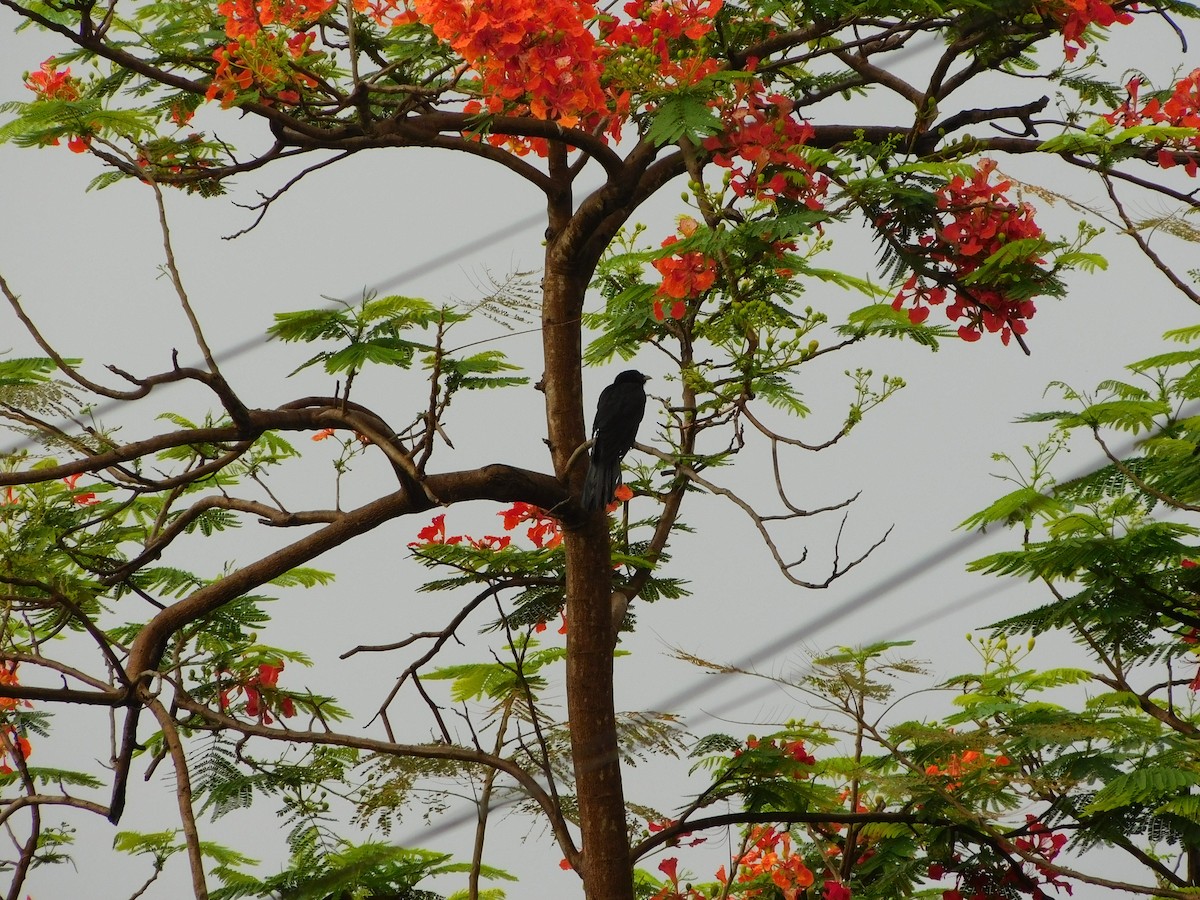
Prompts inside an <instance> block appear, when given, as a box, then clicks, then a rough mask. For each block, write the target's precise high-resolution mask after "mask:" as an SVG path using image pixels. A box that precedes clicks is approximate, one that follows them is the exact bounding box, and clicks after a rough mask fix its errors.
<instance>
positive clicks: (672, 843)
mask: <svg viewBox="0 0 1200 900" xmlns="http://www.w3.org/2000/svg"><path fill="white" fill-rule="evenodd" d="M676 821H677V820H676V819H663V820H662V821H661V822H653V821H649V820H647V822H646V828H647V830H648V831H649V832H650V833H651V834H655V833H657V832H659V831H663V830H665V829H667V828H670V827H671V826H672V825H674V824H676ZM684 838H692V839H691V840H690V841H685V840H684ZM707 840H708V838H702V837H698V838H693V837H692V833H691V832H690V831H684V832H681V833H679V834H677V835H675V836H674V837H673V838H671V839H670V840H669V841H667V846H668V847H678V846H680V845H682V846H684V847H697V846H699V845H700V844H703V843H704V842H705V841H707Z"/></svg>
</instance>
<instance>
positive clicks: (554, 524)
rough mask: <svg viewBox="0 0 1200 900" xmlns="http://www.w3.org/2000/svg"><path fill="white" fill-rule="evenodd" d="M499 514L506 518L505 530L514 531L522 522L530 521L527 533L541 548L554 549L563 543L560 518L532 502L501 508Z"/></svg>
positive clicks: (536, 545)
mask: <svg viewBox="0 0 1200 900" xmlns="http://www.w3.org/2000/svg"><path fill="white" fill-rule="evenodd" d="M497 515H499V516H500V517H502V518H503V519H504V530H505V531H512V530H513V529H514V528H516V527H517V526H518V525H520V524H521V523H522V522H529V523H530V525H529V529H528V530H527V531H526V532H525V534H526V536H527V537H528V538H529V540H531V541H533V546H535V547H537V548H538V549H539V550H542V549H546V550H553V549H554V548H555V547H557V546H558V545H559V544H561V543H562V529H561V528H560V527H559V524H558V519H555V518H554V517H552V516H551V515H550V514H549V513H548V512H546V511H545V510H544V509H542V508H541V507H538V506H534V505H533V504H532V503H520V502H517V503H514V504H513V505H512V506H510V507H509V508H508V509H502V510H500V512H499V513H497Z"/></svg>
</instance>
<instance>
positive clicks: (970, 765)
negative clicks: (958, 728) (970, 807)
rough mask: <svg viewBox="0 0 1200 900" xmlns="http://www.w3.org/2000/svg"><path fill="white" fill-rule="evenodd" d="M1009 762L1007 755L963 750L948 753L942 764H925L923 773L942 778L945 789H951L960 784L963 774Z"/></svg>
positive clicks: (1005, 764) (1004, 764) (1008, 763)
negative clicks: (947, 757) (944, 782)
mask: <svg viewBox="0 0 1200 900" xmlns="http://www.w3.org/2000/svg"><path fill="white" fill-rule="evenodd" d="M1011 762H1012V761H1011V760H1010V759H1009V758H1008V757H1007V756H1003V755H1000V756H995V757H990V758H989V757H988V755H987V754H986V753H980V752H979V751H978V750H964V751H963V752H962V753H961V754H960V753H952V754H950V759H949V760H947V761H946V762H945V763H944V764H943V765H938V764H937V763H932V764H930V765H928V766H926V767H925V774H926V775H929V776H932V777H935V778H944V779H945V780H946V784H945V788H946V790H948V791H953V790H956V789H957V788H958V787H960V786H961V784H962V781H961V779H962V778H963V777H964V776H966V775H969V774H970V773H972V772H977V771H979V770H981V769H984V768H986V767H987V766H1007V765H1010V764H1011Z"/></svg>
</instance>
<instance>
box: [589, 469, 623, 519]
mask: <svg viewBox="0 0 1200 900" xmlns="http://www.w3.org/2000/svg"><path fill="white" fill-rule="evenodd" d="M620 479H621V464H620V463H617V464H616V465H613V466H606V465H604V464H603V463H601V462H597V461H596V460H594V459H593V460H592V461H591V463H590V464H589V465H588V470H587V477H586V478H584V480H583V493H582V494H580V496H579V502H580V504H581V505H582V506H583V508H584V509H604V507H606V506H608V504H609V502H610V501H611V500H612V497H613V494H614V493H615V492H616V490H617V483H618V482H619V481H620Z"/></svg>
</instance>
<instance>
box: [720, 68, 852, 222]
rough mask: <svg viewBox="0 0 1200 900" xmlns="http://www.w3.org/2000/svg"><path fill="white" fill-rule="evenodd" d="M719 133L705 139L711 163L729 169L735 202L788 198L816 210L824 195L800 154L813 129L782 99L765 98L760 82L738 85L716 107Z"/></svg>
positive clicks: (824, 187) (825, 184)
mask: <svg viewBox="0 0 1200 900" xmlns="http://www.w3.org/2000/svg"><path fill="white" fill-rule="evenodd" d="M718 106H719V110H720V113H721V121H722V122H723V123H724V126H725V127H724V129H723V130H722V132H721V133H720V134H716V135H712V136H711V137H708V138H705V140H704V149H706V150H708V151H709V152H710V153H712V154H713V162H714V163H715V164H716V165H718V166H721V167H723V168H726V169H729V170H730V176H731V177H730V183H729V186H730V188H731V189H732V190H733V192H734V193H735V194H737V195H738V196H739V197H745V196H752V197H756V198H758V199H760V200H769V201H775V200H780V199H787V200H791V201H794V202H798V203H803V204H804V205H805V206H807V207H808V208H809V209H814V210H819V209H821V208H822V207H823V205H824V200H825V194H826V193H827V192H828V190H829V179H828V178H827V177H825V176H824V175H821V174H820V173H818V172H817V170H816V169H815V168H814V167H813V165H812V164H811V163H809V161H808V160H807V159H805V158H804V156H803V155H801V153H800V148H802V147H803V146H804V145H805V144H806V143H807V142H808V141H809V139H810V138H811V137H812V135H813V127H812V125H810V124H809V123H808V122H806V121H804V120H802V119H799V118H797V117H796V116H795V115H794V104H793V103H792V101H791V100H789V99H788V98H787V97H784V96H782V95H781V94H765V93H764V88H763V86H762V84H761V82H758V81H754V82H751V83H749V84H739V85H737V87H736V89H735V95H734V99H733V101H732V102H729V103H721V104H718Z"/></svg>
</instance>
